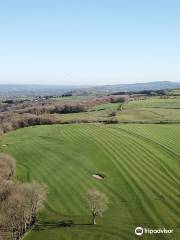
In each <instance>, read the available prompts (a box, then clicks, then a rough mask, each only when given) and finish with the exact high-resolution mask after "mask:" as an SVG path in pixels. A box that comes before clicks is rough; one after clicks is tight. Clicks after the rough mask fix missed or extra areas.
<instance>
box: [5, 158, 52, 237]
mask: <svg viewBox="0 0 180 240" xmlns="http://www.w3.org/2000/svg"><path fill="white" fill-rule="evenodd" d="M15 171H16V161H15V159H14V158H12V157H11V156H9V155H6V154H1V155H0V239H2V240H5V239H9V238H11V239H13V240H19V239H20V238H21V237H22V236H23V235H24V234H25V233H26V232H27V231H28V230H29V229H30V228H31V227H32V226H33V225H34V224H35V223H36V222H37V214H38V211H39V210H40V209H41V208H42V207H43V203H44V200H45V198H46V194H47V188H46V186H45V185H42V184H39V183H36V182H33V183H21V182H14V181H12V178H13V176H14V174H15Z"/></svg>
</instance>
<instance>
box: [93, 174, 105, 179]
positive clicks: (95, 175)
mask: <svg viewBox="0 0 180 240" xmlns="http://www.w3.org/2000/svg"><path fill="white" fill-rule="evenodd" d="M92 176H93V177H94V178H96V179H98V180H103V179H104V178H103V177H102V176H100V175H98V174H93V175H92Z"/></svg>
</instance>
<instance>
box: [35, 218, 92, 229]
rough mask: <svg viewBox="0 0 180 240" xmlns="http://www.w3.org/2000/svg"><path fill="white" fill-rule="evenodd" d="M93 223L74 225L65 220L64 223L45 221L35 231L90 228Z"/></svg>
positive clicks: (70, 221) (38, 224) (36, 226)
mask: <svg viewBox="0 0 180 240" xmlns="http://www.w3.org/2000/svg"><path fill="white" fill-rule="evenodd" d="M90 225H92V224H91V223H74V221H73V220H63V221H56V222H50V221H43V222H40V223H37V224H36V225H35V228H34V230H35V231H42V230H47V229H48V230H50V229H55V228H65V227H74V226H90Z"/></svg>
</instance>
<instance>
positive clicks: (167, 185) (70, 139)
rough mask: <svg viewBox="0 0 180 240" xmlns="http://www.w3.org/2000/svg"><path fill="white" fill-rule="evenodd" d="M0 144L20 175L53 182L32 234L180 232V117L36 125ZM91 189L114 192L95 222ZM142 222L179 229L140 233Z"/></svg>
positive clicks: (106, 237) (37, 237) (88, 237)
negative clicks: (166, 120) (158, 120)
mask: <svg viewBox="0 0 180 240" xmlns="http://www.w3.org/2000/svg"><path fill="white" fill-rule="evenodd" d="M0 147H1V152H7V153H10V154H11V155H12V156H14V157H15V158H16V161H17V172H16V180H18V181H30V182H32V181H37V182H40V183H44V184H46V185H47V186H48V196H47V200H46V202H45V206H44V208H43V210H42V211H41V212H40V213H39V225H38V226H36V227H35V228H34V229H32V230H31V231H30V232H28V233H27V234H26V235H25V237H24V239H25V240H133V239H138V238H140V239H169V240H178V239H180V218H179V217H180V191H179V190H180V164H179V161H180V124H171V125H170V124H114V125H110V124H107V125H103V124H72V125H71V124H67V125H46V126H45V125H43V126H34V127H28V128H23V129H18V130H16V131H13V132H9V133H7V134H4V135H3V136H2V137H1V140H0ZM97 173H103V175H104V176H105V177H104V179H102V180H100V179H96V178H94V177H93V174H97ZM89 189H98V190H100V191H101V192H103V193H105V194H106V195H107V196H108V198H109V207H108V210H107V211H106V212H105V213H104V214H103V217H101V218H100V217H99V218H97V224H96V225H92V224H91V216H90V213H89V211H88V209H87V206H86V200H85V196H86V192H87V191H88V190H89ZM66 222H71V223H73V224H72V225H71V224H70V226H69V225H68V224H67V226H66V224H64V223H66ZM138 226H139V227H143V228H149V229H158V228H162V229H163V228H166V229H173V230H174V232H173V233H172V234H143V235H142V236H141V237H138V236H136V235H135V233H134V230H135V228H136V227H138Z"/></svg>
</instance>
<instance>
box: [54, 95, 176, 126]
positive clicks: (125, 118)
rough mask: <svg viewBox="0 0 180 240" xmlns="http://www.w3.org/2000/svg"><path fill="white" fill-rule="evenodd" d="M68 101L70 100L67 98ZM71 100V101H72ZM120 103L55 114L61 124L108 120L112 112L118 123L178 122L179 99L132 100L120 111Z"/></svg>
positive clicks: (151, 98)
mask: <svg viewBox="0 0 180 240" xmlns="http://www.w3.org/2000/svg"><path fill="white" fill-rule="evenodd" d="M69 100H70V98H69ZM72 100H73V99H72ZM119 106H120V103H107V104H101V105H97V106H95V107H93V108H91V109H89V111H87V112H81V113H73V114H57V115H56V116H57V117H58V118H59V119H60V120H61V121H62V122H70V121H78V120H80V121H82V120H86V121H89V122H95V121H105V120H106V121H107V120H110V119H111V117H110V114H111V112H112V111H115V112H116V113H117V115H116V119H117V120H118V121H119V122H129V123H133V122H136V123H138V122H139V123H142V122H145V123H155V122H160V121H162V122H168V121H169V122H180V97H179V96H171V97H169V98H168V99H163V98H160V97H146V99H144V100H136V99H135V100H134V101H130V102H129V103H127V104H125V105H124V107H123V111H120V108H119Z"/></svg>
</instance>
